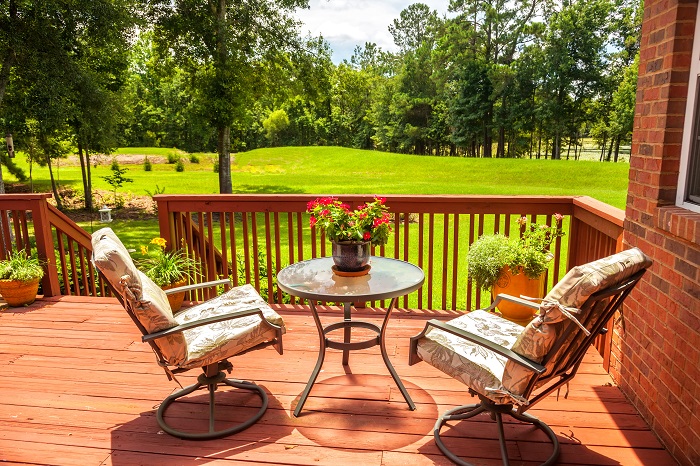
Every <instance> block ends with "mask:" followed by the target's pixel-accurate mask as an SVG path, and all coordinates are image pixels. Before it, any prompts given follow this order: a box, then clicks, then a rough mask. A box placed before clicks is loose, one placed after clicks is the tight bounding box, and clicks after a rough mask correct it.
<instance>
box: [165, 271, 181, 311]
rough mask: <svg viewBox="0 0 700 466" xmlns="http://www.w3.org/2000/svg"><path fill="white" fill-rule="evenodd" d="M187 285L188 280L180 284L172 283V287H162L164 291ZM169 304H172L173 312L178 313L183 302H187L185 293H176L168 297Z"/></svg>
mask: <svg viewBox="0 0 700 466" xmlns="http://www.w3.org/2000/svg"><path fill="white" fill-rule="evenodd" d="M185 285H187V280H185V279H182V280H180V281H179V282H175V283H171V284H170V285H165V286H161V288H162V289H163V290H169V289H171V288H177V287H179V286H185ZM167 298H168V302H169V303H170V309H171V310H172V311H173V312H177V311H179V310H180V308H181V307H182V302H183V301H184V300H185V292H184V291H183V292H182V293H175V294H169V295H167Z"/></svg>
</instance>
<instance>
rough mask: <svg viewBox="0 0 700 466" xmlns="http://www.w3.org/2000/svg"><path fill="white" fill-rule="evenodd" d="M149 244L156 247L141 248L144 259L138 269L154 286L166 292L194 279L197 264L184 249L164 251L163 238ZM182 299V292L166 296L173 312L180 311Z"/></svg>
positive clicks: (165, 242)
mask: <svg viewBox="0 0 700 466" xmlns="http://www.w3.org/2000/svg"><path fill="white" fill-rule="evenodd" d="M150 244H153V245H155V246H156V247H155V248H153V249H149V247H148V246H141V254H142V255H143V256H146V257H145V258H144V259H142V260H140V261H139V268H140V269H141V270H142V271H143V273H144V274H145V275H146V276H147V277H148V278H150V279H151V280H153V282H154V283H155V284H156V285H158V286H159V287H161V288H162V289H164V290H167V289H169V288H177V287H179V286H184V285H186V284H187V281H188V280H193V279H194V275H195V274H196V273H197V268H198V266H199V263H198V261H197V260H195V259H194V258H192V257H190V255H189V254H188V253H187V249H186V248H182V249H177V250H174V251H166V250H165V246H166V245H167V241H166V240H165V239H164V238H153V239H152V240H151V243H150ZM184 298H185V293H184V292H182V293H175V294H169V295H168V301H169V302H170V307H171V308H172V310H173V312H176V311H178V310H179V309H180V306H182V301H183V300H184Z"/></svg>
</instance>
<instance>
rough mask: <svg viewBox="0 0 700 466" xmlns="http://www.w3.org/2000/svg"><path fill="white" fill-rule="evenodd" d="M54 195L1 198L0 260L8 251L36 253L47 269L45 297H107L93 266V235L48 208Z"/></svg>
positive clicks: (17, 195)
mask: <svg viewBox="0 0 700 466" xmlns="http://www.w3.org/2000/svg"><path fill="white" fill-rule="evenodd" d="M49 198H51V194H3V195H1V196H0V219H5V220H4V221H1V228H0V230H1V231H2V235H0V246H2V250H1V251H0V258H5V257H6V256H7V253H8V251H10V250H13V249H15V250H19V249H24V250H26V251H27V252H28V253H29V252H30V251H32V250H36V253H37V256H38V258H39V260H40V261H41V263H42V264H43V266H44V271H45V273H44V278H43V280H42V283H41V289H40V293H41V294H43V295H44V296H59V295H78V296H97V295H101V296H104V295H105V294H108V293H109V291H108V290H107V288H106V287H105V284H104V282H103V281H102V280H100V279H99V278H98V276H97V273H96V271H95V269H94V268H93V266H92V263H91V262H90V256H91V254H92V246H91V243H90V234H89V233H88V232H86V231H85V230H83V229H82V228H80V227H79V226H78V225H77V224H76V223H75V222H73V221H72V220H71V219H70V218H68V217H67V216H66V215H64V214H63V213H62V212H60V211H59V210H58V209H56V208H55V207H54V206H52V205H51V204H49V203H48V202H47V200H48V199H49Z"/></svg>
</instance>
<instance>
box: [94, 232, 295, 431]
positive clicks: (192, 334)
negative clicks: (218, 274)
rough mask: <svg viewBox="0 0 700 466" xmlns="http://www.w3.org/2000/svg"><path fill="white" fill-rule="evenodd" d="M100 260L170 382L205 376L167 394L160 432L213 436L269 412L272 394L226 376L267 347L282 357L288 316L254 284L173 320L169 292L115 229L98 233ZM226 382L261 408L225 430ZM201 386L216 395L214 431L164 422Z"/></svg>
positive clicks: (211, 410) (97, 255)
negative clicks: (221, 391)
mask: <svg viewBox="0 0 700 466" xmlns="http://www.w3.org/2000/svg"><path fill="white" fill-rule="evenodd" d="M92 247H93V258H92V260H93V263H94V264H95V266H96V267H97V269H98V270H99V271H100V273H101V275H102V276H103V277H104V278H105V279H106V281H107V282H108V283H109V285H110V287H111V288H112V289H113V290H114V291H115V294H116V295H117V298H118V299H119V301H120V302H121V303H122V305H123V306H124V308H125V309H126V311H127V312H128V313H129V316H130V317H131V318H132V320H133V321H134V323H135V324H136V326H137V327H138V328H139V329H140V330H141V333H142V334H143V337H142V341H144V342H146V343H148V344H149V345H150V346H151V349H152V350H153V352H154V353H155V355H156V358H157V360H158V364H159V365H160V366H161V367H162V368H163V369H164V370H165V372H166V374H167V376H168V379H170V380H172V379H174V375H175V374H178V373H181V372H185V371H188V370H190V369H194V368H200V367H201V368H202V370H203V373H202V374H200V376H199V378H198V379H197V380H198V381H197V383H195V384H194V385H191V386H189V387H186V388H183V389H182V390H179V391H178V392H176V393H174V394H172V395H170V396H168V397H167V398H166V399H165V400H164V401H163V403H161V405H160V407H159V408H158V411H157V413H156V417H157V419H158V423H159V424H160V426H161V428H162V429H163V430H164V431H165V432H167V433H169V434H171V435H174V436H176V437H180V438H187V439H196V440H199V439H211V438H219V437H223V436H226V435H230V434H233V433H236V432H239V431H241V430H243V429H246V428H248V427H250V426H251V425H253V424H254V423H255V422H257V421H258V419H260V417H262V415H263V414H264V413H265V410H266V409H267V404H268V401H267V394H266V393H265V391H264V390H263V389H262V388H261V387H259V386H258V385H256V384H254V383H252V382H247V381H242V380H236V379H229V378H227V377H226V374H225V373H224V370H226V371H228V372H229V373H230V372H231V363H230V362H229V361H228V358H230V357H232V356H234V355H237V354H241V353H243V352H246V351H248V350H252V349H255V348H260V347H263V346H267V345H270V344H272V345H274V346H275V348H276V349H277V352H278V353H280V354H282V334H283V333H284V332H285V327H284V322H283V321H282V318H281V317H280V316H279V315H278V314H277V313H276V312H275V311H273V310H272V309H271V308H270V307H269V306H268V305H267V303H265V301H263V299H262V298H261V297H260V295H259V294H258V293H257V292H256V291H255V289H254V288H253V287H252V286H250V285H243V286H240V287H236V288H232V289H230V290H229V291H227V292H226V293H224V294H222V295H220V296H218V297H216V298H214V299H211V300H209V301H206V302H203V303H201V304H197V305H195V306H192V307H190V308H188V309H185V310H183V311H181V312H179V313H178V314H175V315H173V313H172V311H171V309H170V305H169V304H168V299H167V297H166V294H165V292H164V291H163V290H162V289H160V288H159V287H158V286H157V285H156V284H155V283H153V281H151V279H150V278H148V277H147V276H146V275H144V274H143V273H142V272H141V271H139V270H138V269H137V268H136V266H135V265H134V263H133V261H132V259H131V256H130V255H129V252H128V251H127V249H126V248H125V247H124V245H123V244H122V243H121V241H120V240H119V238H117V236H116V235H115V234H114V232H113V231H112V230H111V229H110V228H103V229H101V230H99V231H96V232H95V233H93V235H92ZM222 283H229V282H228V280H223V281H221V280H220V281H217V282H208V283H203V284H200V285H191V286H189V287H182V288H178V289H174V290H168V291H170V292H178V291H184V290H183V289H184V288H186V289H195V288H197V287H211V286H215V285H217V284H222ZM220 385H228V386H230V387H235V388H238V389H243V390H249V391H252V392H253V393H255V394H256V395H257V396H259V397H260V399H261V400H262V405H261V407H260V409H259V410H258V411H257V412H256V413H255V414H254V415H253V416H251V417H249V418H248V419H247V420H245V421H243V422H241V423H238V424H235V425H233V426H229V427H226V428H223V429H218V428H217V423H216V422H215V421H216V419H215V407H216V403H215V398H216V397H215V392H216V390H217V387H219V386H220ZM200 388H206V389H208V392H209V400H208V401H209V412H208V418H209V426H208V430H207V431H206V432H192V431H184V430H179V429H176V428H174V427H173V426H172V425H169V424H168V423H167V422H166V420H165V411H166V410H167V409H168V407H169V406H170V405H171V404H172V403H173V402H174V401H175V400H177V399H178V398H181V397H184V396H186V395H189V394H191V393H193V392H195V391H196V390H198V389H200Z"/></svg>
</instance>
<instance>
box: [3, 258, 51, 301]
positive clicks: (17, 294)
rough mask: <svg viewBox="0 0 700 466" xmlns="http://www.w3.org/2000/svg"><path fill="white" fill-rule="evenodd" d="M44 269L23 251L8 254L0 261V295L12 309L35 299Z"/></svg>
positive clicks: (35, 259)
mask: <svg viewBox="0 0 700 466" xmlns="http://www.w3.org/2000/svg"><path fill="white" fill-rule="evenodd" d="M43 276H44V269H43V267H42V266H41V264H40V263H39V260H38V259H37V258H36V257H32V256H30V255H28V254H27V252H26V251H25V250H23V249H22V250H20V251H14V252H10V253H9V255H8V257H7V259H5V260H2V261H0V294H1V295H2V297H3V298H4V299H5V301H7V304H9V305H10V306H13V307H19V306H26V305H27V304H31V303H33V302H34V300H35V299H36V295H37V293H38V292H39V281H40V280H41V279H42V277H43Z"/></svg>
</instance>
